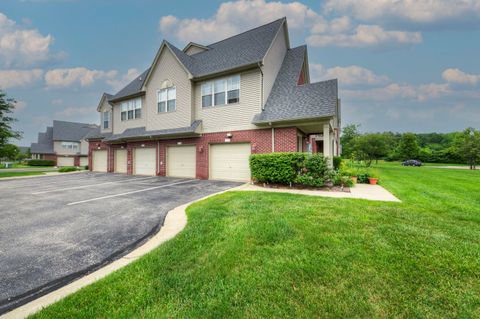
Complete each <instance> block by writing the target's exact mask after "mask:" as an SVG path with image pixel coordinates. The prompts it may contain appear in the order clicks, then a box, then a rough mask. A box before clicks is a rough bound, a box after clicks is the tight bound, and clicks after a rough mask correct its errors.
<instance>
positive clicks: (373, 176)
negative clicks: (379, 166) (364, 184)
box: [368, 172, 378, 185]
mask: <svg viewBox="0 0 480 319" xmlns="http://www.w3.org/2000/svg"><path fill="white" fill-rule="evenodd" d="M368 183H369V184H370V185H377V183H378V177H377V174H375V173H372V172H371V173H370V174H368Z"/></svg>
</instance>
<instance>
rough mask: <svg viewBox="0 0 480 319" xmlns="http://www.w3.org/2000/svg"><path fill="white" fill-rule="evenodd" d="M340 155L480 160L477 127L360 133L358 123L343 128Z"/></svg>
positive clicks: (433, 160) (473, 162)
mask: <svg viewBox="0 0 480 319" xmlns="http://www.w3.org/2000/svg"><path fill="white" fill-rule="evenodd" d="M341 143H342V157H345V158H353V159H358V160H364V161H366V162H367V165H370V164H371V163H372V162H373V161H378V160H379V159H384V160H387V161H403V160H409V159H416V160H420V161H422V162H427V163H452V164H453V163H464V164H469V165H470V166H472V167H475V166H476V165H477V164H478V163H479V162H480V131H478V130H476V129H473V128H467V129H465V130H464V131H462V132H453V133H420V134H418V133H393V132H383V133H364V134H362V133H360V131H359V125H356V124H351V125H348V126H346V127H345V128H343V130H342V137H341Z"/></svg>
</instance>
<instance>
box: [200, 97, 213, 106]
mask: <svg viewBox="0 0 480 319" xmlns="http://www.w3.org/2000/svg"><path fill="white" fill-rule="evenodd" d="M207 106H212V96H211V95H204V96H202V107H207Z"/></svg>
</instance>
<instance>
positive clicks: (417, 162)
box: [402, 160, 422, 167]
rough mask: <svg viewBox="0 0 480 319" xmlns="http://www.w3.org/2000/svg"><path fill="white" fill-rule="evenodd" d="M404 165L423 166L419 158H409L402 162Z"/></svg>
mask: <svg viewBox="0 0 480 319" xmlns="http://www.w3.org/2000/svg"><path fill="white" fill-rule="evenodd" d="M402 165H403V166H417V167H420V166H422V162H420V161H417V160H407V161H404V162H403V163H402Z"/></svg>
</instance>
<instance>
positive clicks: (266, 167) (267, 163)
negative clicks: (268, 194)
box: [250, 153, 306, 184]
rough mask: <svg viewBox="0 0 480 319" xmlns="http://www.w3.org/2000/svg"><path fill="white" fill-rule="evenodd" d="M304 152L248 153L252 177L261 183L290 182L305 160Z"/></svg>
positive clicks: (293, 179)
mask: <svg viewBox="0 0 480 319" xmlns="http://www.w3.org/2000/svg"><path fill="white" fill-rule="evenodd" d="M305 158H306V154H304V153H269V154H252V155H250V170H251V172H252V178H253V179H254V180H256V181H258V182H261V183H279V184H290V183H293V182H294V181H295V178H296V177H297V175H298V173H299V171H300V169H301V168H302V167H303V164H304V162H305Z"/></svg>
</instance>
